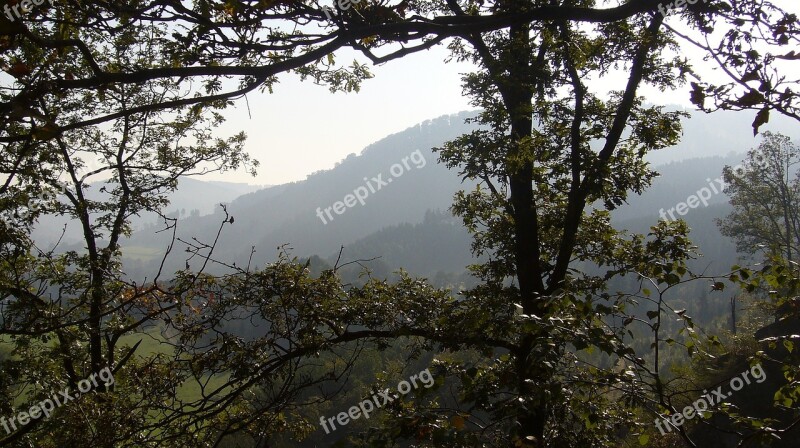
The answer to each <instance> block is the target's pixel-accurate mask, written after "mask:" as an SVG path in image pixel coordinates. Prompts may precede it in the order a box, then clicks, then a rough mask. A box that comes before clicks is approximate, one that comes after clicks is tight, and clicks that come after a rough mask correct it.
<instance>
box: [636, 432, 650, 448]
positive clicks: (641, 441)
mask: <svg viewBox="0 0 800 448" xmlns="http://www.w3.org/2000/svg"><path fill="white" fill-rule="evenodd" d="M649 441H650V436H649V435H647V434H642V435H640V436H639V445H641V446H645V445H647V442H649Z"/></svg>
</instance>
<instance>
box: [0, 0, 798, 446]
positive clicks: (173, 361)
mask: <svg viewBox="0 0 800 448" xmlns="http://www.w3.org/2000/svg"><path fill="white" fill-rule="evenodd" d="M5 6H8V8H5V9H4V10H3V13H2V14H0V52H2V54H0V68H1V69H2V70H3V74H2V75H0V83H1V84H0V145H2V151H0V217H2V221H0V363H2V369H0V395H2V399H0V419H1V420H0V426H2V427H3V429H2V430H0V446H9V447H61V446H68V447H93V448H98V447H104V448H105V447H163V446H169V447H187V448H188V447H198V446H203V447H268V446H269V447H293V446H300V447H306V446H307V447H312V446H363V447H401V446H403V447H411V446H414V447H501V446H502V447H530V448H543V447H574V446H591V447H616V446H650V447H685V446H689V447H712V446H713V447H716V446H719V447H735V446H736V447H738V446H742V447H744V446H750V447H761V446H775V447H794V446H797V443H798V442H797V440H798V434H800V429H799V428H800V412H798V411H799V409H798V400H800V382H799V381H800V360H798V359H797V357H798V354H797V352H795V351H794V348H795V343H796V342H797V340H798V339H799V338H800V336H798V334H800V299H798V293H797V289H798V287H800V270H799V269H798V265H797V262H796V260H795V258H797V248H798V247H800V239H798V238H799V235H800V231H798V228H800V217H799V216H798V215H799V212H798V204H800V201H798V195H800V183H798V182H800V181H798V180H797V174H798V173H797V163H798V154H800V153H798V146H797V144H796V143H793V142H792V140H791V138H790V137H788V136H784V135H781V134H776V133H771V132H765V131H764V127H765V126H766V125H767V124H768V123H770V120H771V119H773V120H774V119H775V118H776V117H781V118H784V119H788V120H792V121H793V123H795V124H800V111H799V110H798V91H800V87H799V86H798V81H799V80H798V79H797V76H796V74H797V73H798V72H797V63H798V60H800V53H797V51H798V48H799V47H798V41H799V40H800V30H799V28H798V17H797V15H796V13H795V12H793V11H792V9H791V8H790V6H789V2H778V1H773V2H770V1H765V0H702V1H700V0H697V1H689V0H686V1H683V0H678V1H677V2H673V3H669V4H667V3H664V4H662V2H660V1H659V0H628V1H624V0H612V1H604V2H598V1H595V0H546V1H545V0H502V1H485V0H444V1H442V0H401V1H395V0H361V1H358V2H352V1H349V0H337V2H336V3H334V4H332V5H331V4H327V3H325V2H320V1H318V0H235V1H234V0H184V1H177V0H131V1H127V2H116V1H105V0H99V1H96V0H86V1H84V0H80V1H72V2H57V1H53V2H43V1H38V3H37V2H35V1H33V0H22V1H16V0H13V1H10V2H9V3H8V4H7V5H5ZM664 6H666V9H664ZM791 6H792V7H796V5H791ZM334 10H335V11H334ZM332 11H334V12H335V14H331V12H332ZM665 12H666V14H665ZM435 47H441V48H445V49H447V51H448V52H449V58H448V60H447V61H443V62H442V63H443V64H446V63H447V62H449V61H465V62H470V63H471V64H473V65H474V66H475V67H476V70H475V71H474V72H472V73H467V74H464V76H463V78H462V87H463V91H464V95H465V96H467V97H468V98H469V99H470V101H471V103H472V105H473V106H474V107H475V108H476V109H477V110H478V112H476V113H475V114H473V115H472V116H470V117H469V118H468V123H467V124H469V130H468V131H467V132H466V133H463V134H462V135H459V136H457V137H455V138H452V139H448V140H447V141H444V142H441V144H438V145H436V146H435V147H433V148H426V149H432V150H433V151H434V153H435V154H436V155H437V157H438V161H437V162H438V163H439V164H441V165H442V166H444V167H446V168H447V169H449V170H451V171H453V172H454V173H456V174H457V175H458V176H459V177H460V178H461V179H462V180H463V181H464V185H465V187H464V188H463V189H462V190H461V191H459V192H458V193H456V194H455V196H454V197H453V200H452V205H451V208H450V211H449V213H450V214H452V216H455V217H457V218H458V226H459V228H463V229H464V230H466V231H467V232H469V234H470V236H471V246H470V249H471V251H472V254H474V256H475V259H474V262H472V263H471V264H470V265H469V275H468V276H467V277H468V278H466V279H461V280H463V281H461V280H459V281H452V282H450V281H448V279H446V278H444V277H443V278H442V279H441V280H442V281H441V282H434V281H432V280H431V279H429V278H425V277H419V276H415V275H412V274H410V273H409V272H407V271H404V270H401V271H398V272H395V273H388V272H386V273H378V272H373V271H372V270H370V268H369V265H368V264H367V263H366V260H361V259H356V260H350V259H347V258H346V257H337V258H336V259H335V260H334V261H333V262H332V263H327V262H325V261H324V260H320V259H319V257H316V258H315V257H305V258H304V257H301V255H302V256H304V255H305V254H301V255H298V254H295V253H293V252H292V249H291V246H290V243H291V242H290V241H286V242H285V243H286V245H282V246H280V247H278V248H277V251H276V252H275V254H274V257H273V258H272V260H271V261H270V262H268V263H254V262H253V259H254V258H253V256H254V251H251V252H250V254H249V255H245V256H243V257H238V258H235V259H234V258H232V257H227V255H226V256H224V257H223V256H220V255H219V254H221V253H223V252H221V251H224V247H220V241H222V240H221V239H220V238H221V235H223V234H225V233H226V232H237V226H242V225H243V223H242V220H241V218H240V219H239V221H237V220H236V219H235V218H236V216H234V215H233V214H232V213H229V211H228V208H227V206H225V205H224V204H223V206H222V207H221V210H222V211H221V212H220V213H218V214H216V215H214V217H215V218H214V219H216V221H215V223H214V228H213V231H212V232H211V233H210V234H208V235H203V236H197V237H194V238H187V237H184V236H182V234H181V233H179V231H178V227H179V225H180V221H181V220H180V217H179V216H175V215H171V214H169V213H167V212H166V208H167V206H168V205H169V197H170V194H172V193H174V192H175V191H176V190H177V189H178V183H179V181H180V180H181V179H185V178H188V177H200V176H204V175H208V174H213V173H222V172H231V171H236V170H240V171H244V172H247V173H251V174H255V173H256V171H257V169H258V167H259V166H260V162H269V161H263V160H262V161H258V160H255V159H254V158H253V157H251V155H250V154H249V153H248V151H247V136H246V135H245V134H244V133H243V132H234V133H229V132H227V131H222V130H221V128H220V127H221V125H222V124H223V123H224V122H225V112H226V111H227V110H230V109H231V108H234V107H237V106H240V105H241V103H242V102H244V101H246V98H245V95H247V94H251V95H255V94H265V95H266V94H267V93H269V92H272V91H274V90H277V89H280V88H281V85H280V83H279V82H278V80H279V76H280V75H283V74H295V75H299V77H300V78H301V79H303V80H306V81H309V85H311V84H312V83H313V84H321V85H324V86H327V87H328V88H329V89H330V91H331V92H332V93H335V92H345V93H347V92H352V93H356V92H358V91H359V89H360V87H361V86H362V84H363V83H366V82H369V79H370V78H371V77H372V76H373V75H372V72H371V70H370V69H371V68H372V67H374V66H376V65H381V64H387V65H388V66H391V64H392V63H395V62H396V60H402V59H404V58H407V57H408V56H410V55H412V54H414V53H418V52H422V51H426V50H429V49H432V48H435ZM689 49H691V51H689ZM344 52H347V54H355V55H356V59H355V60H354V61H353V62H352V63H344V62H343V61H342V57H341V54H342V53H344ZM698 55H699V56H698ZM611 73H622V74H624V78H623V82H622V83H620V84H619V85H618V86H614V87H613V88H609V87H608V84H603V83H598V82H595V81H596V80H597V79H600V78H603V77H605V76H607V75H610V74H611ZM710 73H712V74H710ZM683 87H688V88H689V95H690V97H689V100H690V101H691V103H692V104H694V106H695V107H696V108H697V110H698V111H699V112H701V113H713V112H717V111H737V112H738V113H739V114H745V115H746V116H747V117H748V120H747V121H748V123H750V128H751V130H752V133H753V134H754V135H760V137H761V140H760V141H761V143H760V144H759V145H757V146H754V147H753V148H752V150H751V151H750V152H749V153H748V154H747V155H746V157H745V160H743V161H742V164H741V165H740V166H741V168H738V169H734V168H731V167H727V168H726V169H725V171H724V179H725V184H726V187H725V193H726V194H727V195H728V197H729V198H730V206H731V213H730V214H728V215H727V216H725V217H722V218H720V219H719V221H718V225H719V229H720V232H722V234H723V235H725V236H727V237H730V238H731V239H732V240H733V241H735V243H736V245H737V249H738V250H739V253H740V255H741V261H740V262H739V264H738V265H735V264H734V262H735V261H736V260H732V259H731V260H723V261H725V262H726V263H727V265H726V266H725V268H724V269H721V270H709V269H706V268H704V265H702V264H700V263H697V262H696V261H697V258H698V257H699V256H700V254H699V253H698V250H697V247H696V246H695V244H694V243H693V241H692V240H691V238H690V233H689V232H690V227H689V225H688V224H687V223H686V221H684V220H665V219H662V220H658V219H657V218H654V219H653V221H652V222H651V223H650V224H649V230H647V231H645V232H638V233H637V232H630V231H626V230H624V229H620V228H617V227H615V226H614V225H613V224H612V215H613V214H614V213H615V211H617V210H618V209H619V208H620V207H622V206H624V205H625V204H627V203H628V202H629V201H631V199H632V198H633V197H635V196H637V195H641V194H643V193H644V192H646V191H647V189H648V188H649V187H650V186H651V185H652V184H653V183H654V181H655V179H656V178H657V176H658V173H657V172H656V171H655V170H654V169H653V167H652V166H651V165H650V164H649V163H648V162H647V161H646V160H645V157H646V156H647V154H648V153H651V152H654V151H657V150H668V148H671V147H674V146H675V145H677V144H679V143H680V142H681V138H682V132H683V126H682V122H683V121H682V120H683V119H684V118H686V116H687V115H688V114H687V113H686V112H684V111H680V110H673V109H670V108H666V107H663V106H658V105H654V104H652V103H650V102H648V100H647V98H645V97H644V96H643V95H642V90H643V89H645V88H654V89H657V90H660V91H673V90H676V89H679V88H683ZM387 107H390V105H387ZM286 119H287V120H290V119H294V118H289V117H287V118H286ZM309 126H310V124H309ZM226 129H227V126H226ZM409 152H410V151H409ZM429 162H430V163H431V164H433V162H434V161H432V160H431V161H429ZM717 175H719V173H708V176H711V177H714V176H717ZM355 181H356V182H360V179H355ZM147 213H150V214H155V215H157V216H159V217H160V220H159V229H158V232H159V234H161V235H166V237H167V238H168V240H169V244H167V245H166V246H165V247H163V250H162V251H161V252H160V253H158V254H157V255H156V256H155V257H154V258H153V261H151V262H150V264H151V266H150V270H149V272H150V274H149V275H144V276H137V275H131V274H130V265H129V264H127V261H126V258H125V257H126V255H130V254H129V253H127V252H126V251H129V249H128V248H127V247H126V246H125V242H126V241H128V240H129V239H130V238H132V237H134V236H135V231H136V229H135V228H134V226H133V225H132V222H133V221H134V220H135V219H137V218H138V217H140V216H141V215H143V214H147ZM52 216H58V217H63V218H68V219H69V220H70V222H71V223H73V225H74V226H76V227H77V228H78V229H79V235H80V240H81V242H80V244H79V245H78V246H70V247H62V246H60V245H58V244H56V245H54V246H46V245H42V244H40V243H39V242H37V240H36V238H35V237H34V231H35V229H36V227H37V225H40V224H41V223H42V222H44V220H45V219H46V218H47V217H52ZM426 223H428V224H429V225H431V226H433V225H445V224H446V225H450V224H449V223H448V221H447V217H445V218H440V217H437V216H435V215H430V216H429V217H427V218H426ZM443 223H444V224H443ZM250 236H251V235H250V234H249V233H247V232H243V233H241V234H238V235H237V238H240V239H241V238H248V237H250ZM253 244H255V242H254V243H253ZM386 247H389V246H388V245H387V246H386ZM387 250H388V249H387ZM342 253H344V252H340V254H339V255H341V254H342ZM176 254H180V256H181V257H182V259H183V260H184V261H185V266H180V267H178V268H176V269H175V268H173V267H172V265H171V264H170V263H168V262H167V260H168V257H170V256H176ZM469 262H470V261H468V260H465V263H469ZM701 291H702V297H703V299H702V300H705V297H706V295H708V296H709V297H712V299H709V300H715V302H714V303H715V304H717V305H719V303H721V302H724V300H727V297H728V296H727V295H726V296H724V300H722V299H720V298H721V297H723V296H722V295H723V294H728V295H730V294H734V295H735V300H736V301H738V303H740V304H746V306H744V307H740V308H738V309H739V310H740V311H739V316H738V324H736V322H737V320H736V319H737V316H736V310H737V308H736V307H735V306H734V307H733V310H734V311H733V316H731V317H732V319H733V321H734V326H733V330H731V329H730V328H731V327H730V325H729V324H728V321H727V319H728V314H729V313H728V310H727V309H726V308H722V309H719V310H718V312H716V314H714V313H711V314H713V318H708V319H705V318H704V319H703V322H702V323H700V322H698V321H697V320H696V319H695V318H694V317H693V316H692V315H691V313H690V312H688V311H687V309H689V307H690V306H694V303H693V302H696V301H697V300H700V299H697V298H698V297H700V296H701ZM687 304H688V305H687ZM423 374H424V375H423ZM748 375H749V376H748ZM112 377H113V378H112ZM98 378H99V379H100V380H98ZM429 379H430V381H429ZM401 380H403V381H404V380H408V381H406V382H405V383H404V382H402V381H401ZM734 380H736V381H734ZM415 381H416V382H415ZM412 383H413V384H414V386H413V387H412V386H411V384H412ZM87 384H88V385H89V386H87ZM403 384H406V385H408V387H406V386H403ZM737 385H738V386H737ZM412 389H413V390H412ZM60 391H64V393H63V394H62V393H61V392H60ZM68 391H71V392H72V393H75V394H77V392H76V391H80V394H79V396H78V395H75V396H73V397H71V399H67V397H66V395H68V394H69V392H68ZM55 394H59V395H60V396H62V397H63V398H64V400H63V402H62V401H59V402H58V403H57V404H58V405H57V406H56V405H53V397H54V396H55ZM378 396H383V397H385V398H384V400H383V401H382V402H380V404H378V403H379V401H378V398H377V397H378ZM370 397H375V399H374V401H372V403H374V404H375V405H376V406H375V407H376V408H380V409H376V410H375V411H374V413H373V415H372V416H371V417H369V418H367V415H366V414H367V411H366V410H365V408H364V407H363V406H362V407H361V408H357V407H354V406H353V405H354V404H359V403H361V404H362V405H363V404H364V403H366V402H369V400H372V398H370ZM701 402H703V403H705V404H706V405H707V406H706V409H700V408H699V406H698V404H699V403H701ZM37 403H38V404H39V405H37ZM45 403H47V405H46V406H45ZM370 406H372V405H370ZM354 408H356V409H359V410H360V413H361V415H362V417H363V418H360V419H359V418H358V417H356V415H358V412H356V411H353V409H354ZM45 410H46V412H45ZM346 422H350V423H349V424H348V423H346ZM334 423H335V424H336V426H335V427H336V428H338V429H336V430H335V431H328V429H327V428H328V427H330V426H333V425H334ZM320 424H322V428H321V427H320ZM325 424H327V425H328V426H325Z"/></svg>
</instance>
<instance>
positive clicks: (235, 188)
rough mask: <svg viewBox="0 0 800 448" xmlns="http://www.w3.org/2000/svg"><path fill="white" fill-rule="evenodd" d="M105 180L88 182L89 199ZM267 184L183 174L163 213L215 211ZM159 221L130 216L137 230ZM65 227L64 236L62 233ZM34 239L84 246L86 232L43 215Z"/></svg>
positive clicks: (150, 216) (149, 215)
mask: <svg viewBox="0 0 800 448" xmlns="http://www.w3.org/2000/svg"><path fill="white" fill-rule="evenodd" d="M102 186H103V183H102V182H96V183H93V184H91V185H89V188H88V189H87V190H86V195H87V197H88V198H89V199H92V200H99V199H101V198H102V197H103V194H101V193H99V191H100V188H101V187H102ZM259 188H264V187H262V186H256V185H249V184H245V183H235V182H219V181H201V180H197V179H194V178H191V177H184V178H181V179H179V181H178V189H177V190H176V191H174V192H172V193H170V194H168V195H167V198H168V199H169V201H170V204H169V205H168V206H167V207H166V208H165V210H164V214H165V215H167V216H171V217H176V218H177V217H182V216H187V217H189V216H203V215H207V214H210V213H213V212H214V209H215V207H218V205H217V204H219V203H224V202H230V201H232V200H234V199H235V198H237V197H239V196H241V195H243V194H246V193H249V192H251V191H254V190H257V189H259ZM157 221H158V215H156V214H155V213H145V214H142V215H141V216H134V217H132V218H131V226H132V227H133V229H134V230H143V229H147V228H149V229H152V228H153V227H154V225H155V224H156V223H157ZM62 231H63V237H62ZM32 235H33V239H34V240H36V242H37V243H38V244H40V245H42V246H44V247H50V246H51V245H53V244H55V243H56V242H57V241H59V240H61V245H62V247H70V246H73V245H78V246H79V247H80V246H83V244H84V243H83V235H82V233H81V229H80V226H78V225H77V223H76V222H70V220H69V219H67V218H64V217H61V216H52V215H49V216H43V217H41V218H40V219H39V222H38V224H37V225H36V227H35V228H34V230H33V232H32Z"/></svg>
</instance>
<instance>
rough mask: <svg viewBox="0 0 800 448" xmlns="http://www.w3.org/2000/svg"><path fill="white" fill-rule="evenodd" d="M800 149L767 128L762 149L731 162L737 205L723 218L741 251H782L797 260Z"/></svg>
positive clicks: (729, 183) (731, 192)
mask: <svg viewBox="0 0 800 448" xmlns="http://www.w3.org/2000/svg"><path fill="white" fill-rule="evenodd" d="M798 164H800V148H798V147H797V145H796V144H794V143H792V142H791V140H790V139H789V137H786V136H783V135H780V134H773V133H771V132H765V133H764V140H763V141H762V142H761V144H760V145H759V146H758V148H757V149H753V150H750V151H748V153H747V158H746V159H745V160H744V161H743V162H742V164H741V165H739V166H738V167H736V168H731V167H725V170H724V171H723V175H724V178H725V193H726V194H728V196H730V203H731V205H732V206H733V212H731V213H730V214H729V215H728V216H726V217H725V218H724V219H721V220H718V222H717V224H718V225H719V226H720V230H721V231H722V233H723V234H724V235H726V236H728V237H731V238H733V239H734V240H735V241H736V247H737V249H738V250H740V251H742V252H745V253H750V254H753V253H756V252H758V251H759V250H760V248H764V249H765V252H766V253H767V254H771V255H780V256H783V257H786V260H788V261H792V260H796V259H797V258H798V250H799V249H800V215H798V213H800V178H798V169H800V166H798Z"/></svg>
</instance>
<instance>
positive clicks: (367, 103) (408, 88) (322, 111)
mask: <svg viewBox="0 0 800 448" xmlns="http://www.w3.org/2000/svg"><path fill="white" fill-rule="evenodd" d="M777 3H782V2H781V1H778V2H777ZM784 3H785V2H784ZM790 9H793V10H796V9H797V6H796V5H794V6H793V7H791V8H790ZM669 22H670V23H673V24H674V23H675V18H672V19H670V20H669ZM681 50H682V52H683V51H685V53H686V55H687V56H689V57H690V59H694V60H695V61H697V60H699V58H694V57H692V56H693V55H697V52H696V51H695V50H694V49H693V48H681ZM787 51H788V50H787ZM448 54H449V53H448V51H447V49H446V48H445V47H444V46H439V47H436V48H435V49H433V50H429V51H425V52H422V53H417V54H413V55H410V56H407V57H405V58H401V59H399V60H395V61H392V62H389V63H386V64H384V65H381V66H372V67H370V70H371V71H372V73H374V74H375V77H374V78H373V79H369V80H367V81H365V82H364V83H363V85H362V89H361V91H360V92H359V93H355V92H353V93H349V94H343V93H336V94H332V93H330V91H329V90H328V89H327V88H326V87H322V86H317V85H314V84H313V83H312V82H300V81H299V78H298V77H297V76H294V75H290V76H283V77H282V78H281V83H280V84H278V85H276V86H275V89H274V93H273V94H268V93H264V94H261V93H252V94H250V95H248V96H247V100H248V101H247V102H245V101H244V100H239V101H237V103H236V107H235V109H234V110H230V111H228V113H226V116H227V118H228V122H227V123H226V124H225V125H224V127H223V128H221V129H220V131H221V132H222V133H225V134H230V133H232V132H235V131H239V130H241V131H244V132H245V133H246V134H247V135H248V141H247V146H246V148H247V151H248V152H249V153H250V154H251V155H252V156H253V157H254V158H256V159H258V160H259V161H260V162H261V166H260V167H259V169H258V176H257V177H256V178H253V177H250V176H249V175H247V174H245V173H244V172H242V171H240V172H232V173H225V174H221V175H214V176H213V177H212V176H209V177H207V179H215V180H227V181H233V182H247V183H250V184H261V185H267V184H270V185H275V184H282V183H286V182H292V181H297V180H303V179H305V178H306V176H307V175H308V174H310V173H312V172H315V171H319V170H322V169H330V168H333V166H334V164H335V163H336V162H338V161H340V160H342V159H343V158H345V157H347V155H348V154H350V153H356V154H360V153H361V151H362V150H363V149H364V147H366V146H367V145H369V144H370V143H373V142H375V141H377V140H380V139H381V138H383V137H385V136H387V135H389V134H392V133H395V132H399V131H402V130H404V129H406V128H408V127H411V126H413V125H416V124H417V123H420V122H422V121H425V120H427V119H431V118H436V117H439V116H441V115H445V114H454V113H457V112H460V111H463V110H471V109H474V107H472V106H470V104H469V99H468V98H466V97H465V96H463V95H462V90H461V74H462V73H465V72H469V71H473V70H474V67H473V66H471V65H470V64H465V63H462V64H459V63H455V62H451V63H448V64H445V63H444V60H445V59H446V57H447V56H448ZM352 60H353V53H352V52H348V53H337V57H336V62H337V65H340V64H344V65H349V64H350V63H351V62H352ZM359 61H361V62H362V63H363V62H365V61H364V58H363V57H361V58H359ZM625 75H627V74H626V73H621V74H619V75H616V76H611V77H610V78H609V79H604V80H603V81H602V87H603V88H602V90H603V91H605V90H609V89H615V90H622V89H623V88H624V85H625V81H626V78H625ZM640 94H642V95H644V96H645V98H647V100H648V101H649V102H652V103H655V104H677V105H683V106H686V107H691V103H690V102H689V93H688V87H685V88H683V89H681V90H680V91H677V92H658V91H657V90H655V89H652V88H645V89H642V90H640ZM248 103H249V114H248V108H247V104H248Z"/></svg>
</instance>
